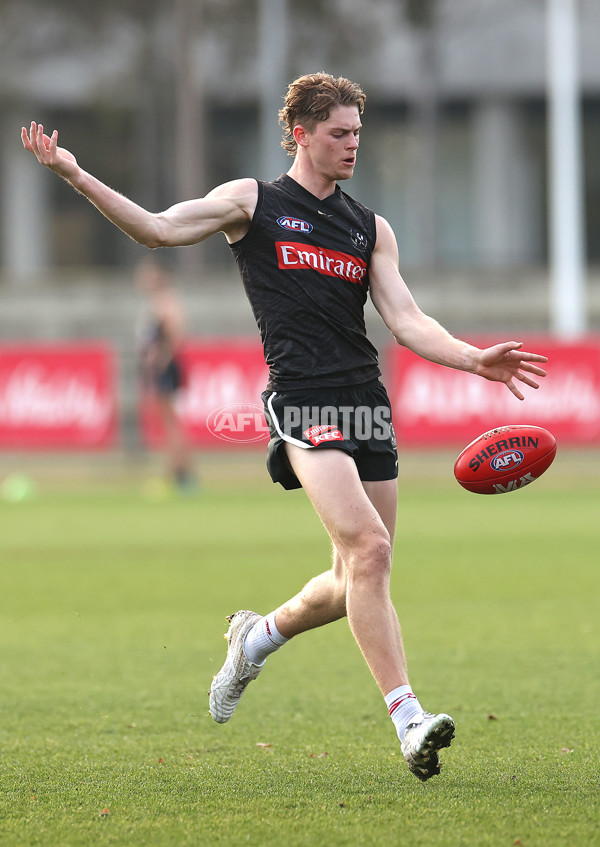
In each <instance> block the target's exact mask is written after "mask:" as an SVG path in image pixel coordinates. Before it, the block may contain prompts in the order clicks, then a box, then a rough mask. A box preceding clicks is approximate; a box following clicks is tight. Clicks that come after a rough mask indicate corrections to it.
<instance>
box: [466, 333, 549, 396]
mask: <svg viewBox="0 0 600 847" xmlns="http://www.w3.org/2000/svg"><path fill="white" fill-rule="evenodd" d="M522 346H523V345H522V344H520V343H519V342H517V341H506V342H505V343H504V344H496V345H494V346H493V347H487V348H486V349H485V350H481V352H480V356H479V364H478V365H477V368H476V370H475V373H476V374H477V375H478V376H482V377H484V378H485V379H490V380H492V381H494V382H503V383H504V384H505V385H506V387H507V388H508V389H509V390H510V391H512V393H513V394H514V395H515V397H517V399H519V400H524V399H525V398H524V396H523V394H522V393H521V391H520V390H519V389H518V388H517V386H516V385H515V382H514V380H519V382H523V383H525V385H528V386H529V387H530V388H539V384H538V383H537V382H536V381H535V380H534V379H532V378H531V377H530V376H528V374H534V375H535V376H539V377H544V376H546V371H545V370H543V369H542V368H540V367H538V366H537V365H535V364H533V363H534V362H542V363H543V362H547V361H548V359H547V357H546V356H540V355H538V354H537V353H526V352H525V351H524V350H521V347H522Z"/></svg>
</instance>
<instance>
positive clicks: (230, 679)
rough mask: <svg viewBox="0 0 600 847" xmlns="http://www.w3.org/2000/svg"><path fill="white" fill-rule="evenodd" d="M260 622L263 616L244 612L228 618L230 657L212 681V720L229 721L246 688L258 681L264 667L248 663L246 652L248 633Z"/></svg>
mask: <svg viewBox="0 0 600 847" xmlns="http://www.w3.org/2000/svg"><path fill="white" fill-rule="evenodd" d="M260 619H261V615H258V614H257V613H256V612H250V611H247V610H245V609H244V610H241V611H239V612H235V613H234V614H233V615H228V616H227V620H228V621H229V629H228V630H227V633H226V634H225V638H226V639H227V644H228V647H227V658H226V659H225V664H224V665H223V667H222V668H221V670H220V671H219V673H218V674H217V675H216V676H215V677H214V678H213V681H212V685H211V686H210V698H209V701H208V707H209V710H210V714H211V717H212V718H214V720H216V722H217V723H226V722H227V721H228V720H229V718H230V717H231V716H232V714H233V713H234V711H235V709H236V707H237V704H238V703H239V702H240V698H241V696H242V694H243V693H244V691H245V690H246V686H247V685H248V683H249V682H252V680H253V679H256V677H257V676H258V675H259V673H260V672H261V670H262V668H263V665H254V664H252V662H249V661H248V659H247V658H246V654H245V653H244V639H245V637H246V633H247V632H248V630H249V629H251V627H253V626H254V624H255V623H256V621H259V620H260Z"/></svg>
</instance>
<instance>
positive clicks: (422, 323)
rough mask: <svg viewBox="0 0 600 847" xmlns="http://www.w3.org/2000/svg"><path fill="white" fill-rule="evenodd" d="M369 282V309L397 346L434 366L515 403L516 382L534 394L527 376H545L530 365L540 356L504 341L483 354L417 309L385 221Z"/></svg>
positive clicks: (380, 224) (517, 394)
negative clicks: (504, 393) (501, 387)
mask: <svg viewBox="0 0 600 847" xmlns="http://www.w3.org/2000/svg"><path fill="white" fill-rule="evenodd" d="M369 279H370V283H371V299H372V300H373V304H374V305H375V308H376V309H377V311H378V312H379V314H380V315H381V317H382V318H383V321H384V323H385V324H386V326H387V327H388V329H389V330H390V331H391V333H392V334H393V336H394V338H395V339H396V341H397V342H398V344H401V345H403V346H404V347H408V349H409V350H412V351H413V352H414V353H417V354H418V355H419V356H421V357H422V358H424V359H428V360H429V361H431V362H436V363H437V364H439V365H446V366H447V367H449V368H456V369H457V370H461V371H468V372H469V373H473V374H477V376H481V377H484V378H485V379H489V380H492V381H494V382H503V383H504V384H505V385H506V387H507V388H508V389H509V390H510V391H512V393H513V394H514V395H515V397H517V398H518V399H519V400H523V399H524V397H523V394H522V393H521V391H520V390H519V388H518V387H517V386H516V385H515V380H518V381H519V382H522V383H524V384H525V385H529V386H530V387H531V388H539V385H538V383H537V382H536V381H535V380H534V379H532V377H531V376H529V374H534V375H535V376H538V377H544V376H546V372H545V371H544V370H543V369H542V368H540V367H538V366H537V365H536V364H534V363H535V362H540V363H543V362H547V361H548V360H547V358H546V357H545V356H540V355H538V354H537V353H526V352H525V351H523V350H521V347H522V346H523V345H522V344H521V343H520V342H517V341H506V342H504V343H502V344H495V345H494V346H493V347H487V348H485V349H480V348H479V347H474V346H473V345H472V344H467V343H466V341H461V340H460V339H458V338H454V337H453V336H452V335H450V333H449V332H447V330H445V329H444V328H443V327H442V326H441V325H440V324H439V323H438V322H437V321H436V320H435V319H434V318H431V317H429V316H428V315H426V314H424V313H423V312H422V311H421V310H420V309H419V307H418V306H417V304H416V303H415V301H414V299H413V297H412V295H411V293H410V291H409V290H408V288H407V286H406V284H405V282H404V280H403V279H402V277H401V276H400V273H399V271H398V246H397V244H396V237H395V235H394V233H393V231H392V228H391V227H390V225H389V224H388V223H387V221H386V220H384V218H381V217H379V216H377V243H376V245H375V250H374V251H373V255H372V258H371V266H370V269H369Z"/></svg>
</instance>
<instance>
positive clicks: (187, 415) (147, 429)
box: [141, 339, 268, 447]
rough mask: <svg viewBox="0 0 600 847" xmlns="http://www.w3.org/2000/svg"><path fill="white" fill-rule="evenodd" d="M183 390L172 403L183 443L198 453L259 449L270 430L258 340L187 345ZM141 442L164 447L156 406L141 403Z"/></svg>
mask: <svg viewBox="0 0 600 847" xmlns="http://www.w3.org/2000/svg"><path fill="white" fill-rule="evenodd" d="M181 362H182V366H183V372H184V381H185V384H184V387H183V389H182V390H181V391H180V393H179V396H178V398H177V401H176V405H177V411H178V414H179V417H180V420H181V422H182V424H183V427H184V430H185V433H186V435H187V438H188V440H189V442H190V444H192V445H193V446H197V447H227V446H231V445H235V444H238V445H242V446H246V447H252V446H262V447H264V444H265V442H266V441H267V440H268V430H267V425H266V422H265V418H264V414H263V405H262V400H261V398H260V395H261V392H262V391H264V389H265V387H266V384H267V377H268V369H267V366H266V365H265V361H264V358H263V352H262V347H261V345H260V342H259V341H258V340H254V339H251V340H245V339H222V340H219V339H217V340H210V341H205V342H194V343H189V344H188V345H186V347H185V348H184V349H183V350H182V353H181ZM141 423H142V432H143V436H144V441H145V442H146V444H147V445H148V446H150V447H159V446H161V445H162V444H163V442H164V430H163V427H162V423H161V419H160V415H159V414H158V410H157V408H156V405H155V403H154V402H153V401H152V398H151V397H149V396H147V395H146V396H142V398H141Z"/></svg>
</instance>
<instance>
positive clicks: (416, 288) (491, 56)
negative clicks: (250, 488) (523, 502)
mask: <svg viewBox="0 0 600 847" xmlns="http://www.w3.org/2000/svg"><path fill="white" fill-rule="evenodd" d="M561 2H562V0H371V2H369V3H364V2H362V1H361V0H302V2H298V3H291V2H289V0H171V2H165V0H128V2H126V3H123V2H116V0H104V2H103V3H101V4H100V3H97V2H93V0H55V2H53V3H52V4H47V3H42V2H41V0H5V2H4V3H3V4H2V9H1V11H0V45H1V49H0V69H1V73H0V114H1V126H2V132H1V134H0V160H1V173H2V181H1V185H0V195H1V203H0V232H1V241H0V245H1V255H0V293H1V297H2V303H3V305H2V318H1V321H0V337H1V338H4V339H7V338H14V337H19V338H57V337H61V338H62V337H69V338H73V337H75V338H77V337H90V336H91V337H108V338H112V339H113V340H114V341H115V343H117V344H118V345H119V347H120V349H121V350H122V351H123V355H124V362H125V364H124V369H125V372H126V373H127V367H128V366H127V361H128V356H129V357H130V356H131V355H132V350H133V340H132V337H131V326H132V323H133V312H134V309H135V294H134V291H133V288H132V285H131V270H132V268H133V265H134V264H135V263H136V262H137V261H138V260H139V259H140V257H141V256H142V255H143V254H144V252H145V251H143V249H142V248H140V247H139V246H137V245H135V244H133V243H132V242H130V241H129V240H128V239H127V238H126V237H125V236H123V235H122V234H121V233H120V232H118V231H117V230H116V229H115V228H114V227H113V226H112V225H110V224H109V223H107V222H106V221H105V220H104V219H103V218H102V217H101V216H100V215H99V214H98V213H97V212H96V210H94V209H93V208H92V207H91V206H90V205H89V204H87V203H86V202H84V201H83V200H82V198H81V197H78V196H77V195H76V194H75V193H74V192H73V191H72V190H71V189H70V188H69V187H68V186H66V185H65V184H63V183H62V182H61V181H60V180H59V179H57V178H56V177H55V176H54V175H53V174H50V173H47V172H45V171H44V170H43V169H42V168H40V167H39V165H38V164H37V163H36V162H35V161H34V160H33V157H31V156H29V155H27V154H26V153H25V152H24V151H23V149H22V146H21V143H20V140H19V130H20V127H21V125H28V124H29V122H30V121H31V120H32V119H35V120H37V121H38V122H41V123H43V124H44V126H45V127H47V128H58V129H59V131H60V142H61V143H62V144H63V145H64V146H65V147H67V148H68V149H70V150H71V151H72V152H74V153H75V154H76V156H77V158H78V161H79V162H80V164H81V165H82V167H84V168H85V169H86V170H90V171H91V172H92V173H94V174H95V175H96V176H98V177H99V178H100V179H102V180H103V181H105V182H107V183H108V184H110V185H111V186H112V187H113V188H115V189H117V190H119V191H121V192H123V193H124V194H126V195H128V196H130V197H131V198H132V199H134V200H136V201H137V202H139V203H140V204H142V205H144V206H146V207H147V208H149V209H152V210H155V211H158V210H160V209H163V208H166V207H168V206H169V205H171V204H173V203H175V202H177V201H179V200H183V199H187V198H189V197H194V196H199V195H202V194H203V193H205V192H206V191H207V190H209V189H210V188H211V187H212V186H214V185H216V184H218V183H221V182H224V181H226V180H229V179H235V178H237V177H243V176H256V177H259V178H263V179H273V178H275V177H277V176H278V175H279V174H280V173H281V172H282V171H284V170H285V169H286V168H287V166H288V162H289V160H287V159H286V157H285V155H284V153H283V151H282V150H281V148H280V146H279V142H280V130H279V127H278V123H277V117H276V113H277V110H278V108H279V107H280V105H281V102H282V97H283V94H284V92H285V89H286V86H287V83H288V82H289V81H290V80H291V79H293V78H294V77H296V76H298V75H300V74H302V73H306V72H308V71H313V70H322V69H324V70H327V71H329V72H331V73H333V74H335V75H344V76H348V77H350V78H352V79H354V80H356V81H358V82H360V83H361V85H362V86H363V88H364V89H365V91H366V92H367V107H366V113H365V119H364V130H363V134H362V137H361V150H360V155H359V164H358V167H357V170H356V175H355V177H354V178H353V180H352V182H351V183H350V185H349V186H348V190H349V191H350V193H351V194H353V195H354V196H356V197H357V198H359V199H360V200H362V201H363V202H365V203H366V204H367V205H369V206H371V207H373V208H374V209H375V210H376V211H378V212H379V213H381V214H383V215H384V216H385V217H387V218H388V219H389V220H390V222H391V224H392V225H393V227H394V229H395V231H396V234H397V236H398V241H399V246H400V256H401V270H402V271H403V273H404V275H405V277H406V279H407V282H408V283H409V285H410V287H411V289H412V290H413V292H414V294H415V296H416V298H417V300H418V302H419V303H420V304H421V305H422V307H423V308H424V309H425V310H426V311H429V312H430V313H432V314H434V315H435V316H436V317H438V318H439V319H440V320H441V321H442V322H443V323H444V324H445V325H446V326H447V327H448V328H449V329H450V330H451V331H454V332H460V333H469V332H470V333H473V332H478V333H482V332H483V333H485V332H497V331H503V332H507V331H510V333H511V334H514V333H521V332H524V331H527V332H530V333H531V332H547V331H552V330H554V329H556V315H554V317H553V311H552V309H553V306H552V284H551V273H550V260H551V258H552V244H551V236H550V234H549V233H551V231H552V229H551V188H550V187H549V186H551V185H552V181H551V180H550V174H551V155H550V153H549V151H550V133H549V130H550V127H551V121H550V108H549V91H550V88H549V80H550V78H551V74H550V72H549V51H548V47H549V43H550V38H549V28H548V24H549V17H550V14H551V9H552V7H554V8H555V10H556V9H557V8H558V7H560V5H561ZM564 2H565V3H566V4H567V6H570V7H571V11H572V12H573V13H574V15H575V16H576V17H575V30H574V39H575V42H574V43H575V53H574V65H573V68H574V70H575V73H576V79H575V81H574V83H575V85H576V86H577V88H576V94H575V101H574V102H575V107H576V108H575V127H576V133H575V135H574V138H573V143H574V145H575V149H574V151H572V152H573V155H574V159H573V161H574V168H575V169H574V171H573V174H574V180H575V182H577V181H578V180H580V187H581V193H580V194H577V192H576V191H575V194H574V195H573V196H574V203H575V207H576V208H575V215H576V216H577V214H579V221H580V222H581V228H580V229H577V228H576V231H575V234H574V239H575V244H574V248H573V249H574V251H575V259H574V261H575V262H576V261H577V251H579V252H580V254H581V262H582V266H583V268H584V269H585V273H584V280H583V282H584V283H585V300H584V301H583V308H584V310H585V312H584V318H583V321H582V324H581V326H580V327H579V329H580V330H582V331H583V330H594V329H598V328H599V327H600V291H599V290H598V289H600V286H598V284H597V282H598V280H597V276H598V274H597V271H596V269H595V268H596V266H597V265H598V262H599V261H600V49H599V44H600V36H599V34H600V0H564ZM557 4H558V6H557ZM563 25H564V24H563ZM559 34H560V33H559ZM560 37H561V38H563V42H564V43H568V32H566V31H565V32H564V33H562V34H560ZM574 187H575V188H578V186H577V185H575V186H574ZM578 198H579V200H578ZM578 202H580V208H579V209H578V208H577V203H578ZM165 252H166V253H169V252H172V253H173V254H174V255H173V256H169V257H168V258H169V259H170V260H171V261H172V263H173V266H174V267H175V268H176V269H177V272H178V274H179V278H180V281H181V285H182V291H183V296H184V298H185V302H186V306H187V310H188V317H189V327H190V331H192V332H196V333H199V334H207V333H209V334H213V335H214V334H221V335H226V334H228V333H237V334H240V333H241V334H253V333H254V332H255V329H254V324H253V321H252V317H251V315H250V310H249V309H248V306H247V303H246V302H245V300H244V297H243V294H242V292H241V287H240V286H239V284H238V281H237V273H236V271H235V268H234V266H233V262H232V260H231V257H230V255H229V250H228V248H227V245H226V242H225V240H224V239H221V238H218V237H217V238H213V239H211V240H210V242H208V243H207V244H206V245H202V246H200V247H194V248H185V249H183V250H179V251H165ZM379 331H380V330H376V333H377V332H379Z"/></svg>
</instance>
